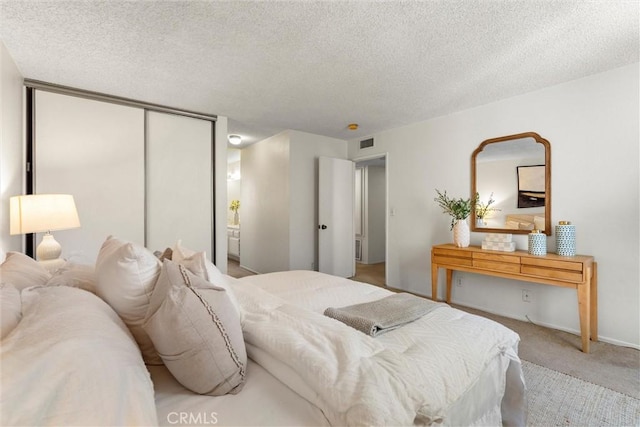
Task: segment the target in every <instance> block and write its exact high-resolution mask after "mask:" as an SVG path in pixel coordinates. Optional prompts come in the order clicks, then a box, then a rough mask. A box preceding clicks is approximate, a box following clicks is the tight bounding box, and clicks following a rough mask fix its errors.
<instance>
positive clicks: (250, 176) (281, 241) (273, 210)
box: [240, 131, 290, 273]
mask: <svg viewBox="0 0 640 427" xmlns="http://www.w3.org/2000/svg"><path fill="white" fill-rule="evenodd" d="M289 153H290V150H289V131H285V132H282V133H279V134H277V135H274V136H272V137H271V138H267V139H265V140H264V141H260V142H258V143H256V144H253V145H250V146H249V147H247V148H244V149H243V150H242V162H241V171H242V203H243V205H242V208H241V209H240V224H241V227H242V231H241V233H242V234H241V236H240V241H241V244H242V247H241V249H240V265H242V266H243V267H245V268H247V269H249V270H252V271H255V272H259V273H268V272H273V271H282V270H288V267H289V215H290V209H289V167H290V162H289Z"/></svg>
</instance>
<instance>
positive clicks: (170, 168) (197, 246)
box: [146, 111, 213, 259]
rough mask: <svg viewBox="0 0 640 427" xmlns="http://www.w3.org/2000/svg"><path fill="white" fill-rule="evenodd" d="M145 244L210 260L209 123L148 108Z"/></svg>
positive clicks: (210, 177)
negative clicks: (178, 246)
mask: <svg viewBox="0 0 640 427" xmlns="http://www.w3.org/2000/svg"><path fill="white" fill-rule="evenodd" d="M146 170H147V223H146V230H147V242H146V244H147V247H148V248H150V249H152V250H164V249H165V248H167V247H173V246H174V245H175V243H176V241H177V240H182V244H183V246H184V247H186V248H189V249H193V250H196V251H206V252H207V257H208V258H209V259H213V123H212V122H210V121H208V120H201V119H195V118H191V117H185V116H178V115H173V114H164V113H157V112H153V111H148V112H147V163H146Z"/></svg>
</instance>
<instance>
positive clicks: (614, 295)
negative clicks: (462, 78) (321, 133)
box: [349, 63, 640, 347]
mask: <svg viewBox="0 0 640 427" xmlns="http://www.w3.org/2000/svg"><path fill="white" fill-rule="evenodd" d="M638 75H639V68H638V64H637V63H636V64H632V65H629V66H625V67H622V68H618V69H615V70H611V71H608V72H605V73H601V74H597V75H593V76H589V77H586V78H583V79H579V80H574V81H570V82H567V83H563V84H560V85H557V86H553V87H549V88H546V89H543V90H539V91H536V92H531V93H528V94H525V95H521V96H517V97H513V98H509V99H505V100H502V101H499V102H495V103H492V104H488V105H484V106H481V107H477V108H473V109H470V110H465V111H461V112H458V113H455V114H451V115H448V116H444V117H439V118H435V119H432V120H428V121H425V122H420V123H415V124H412V125H409V126H405V127H402V128H397V129H392V130H388V131H385V132H381V133H379V134H376V135H372V136H373V137H375V143H376V146H375V147H374V148H370V149H367V155H372V154H376V153H385V152H388V153H389V156H390V157H391V158H393V162H392V163H389V164H388V165H387V168H388V177H389V208H390V209H394V210H395V213H396V215H395V216H393V217H390V220H389V234H388V235H389V242H388V250H389V252H388V259H387V269H388V273H387V274H388V280H389V281H388V284H389V286H393V287H397V288H400V289H405V290H409V291H413V292H417V293H420V294H423V295H430V289H431V288H430V268H431V266H430V262H429V259H430V250H431V246H432V245H435V244H439V243H445V242H451V241H452V237H451V234H450V231H449V218H448V217H447V216H446V215H445V214H443V213H442V212H441V211H440V209H439V208H438V207H437V205H436V203H435V202H434V201H433V198H434V196H435V189H436V188H437V189H440V190H447V192H448V193H449V194H451V195H454V196H457V197H458V196H467V195H469V193H470V166H469V164H470V157H471V153H472V152H473V150H474V149H475V148H476V147H477V146H478V145H479V144H480V143H481V142H482V141H484V140H485V139H489V138H494V137H498V136H504V135H510V134H516V133H521V132H526V131H533V132H537V133H539V134H540V135H541V136H542V137H543V138H546V139H548V140H549V142H550V143H551V165H552V176H551V185H552V221H551V222H552V224H553V225H555V224H557V222H558V221H559V220H570V221H572V222H573V223H574V224H575V225H576V230H577V251H578V253H580V254H587V255H593V256H595V259H596V261H597V262H598V270H599V277H598V287H599V291H598V307H599V334H600V337H601V339H605V340H607V341H610V342H616V343H623V344H629V345H632V346H635V347H640V322H638V318H639V313H640V286H639V285H638V284H639V283H640V277H639V276H640V275H639V268H638V264H639V259H640V243H639V242H640V230H639V227H640V212H639V211H640V201H639V187H640V185H639V181H640V176H639V157H640V153H639V145H640V144H639V140H640V135H639V128H640V123H639V121H640V119H639V115H640V112H639V104H640V102H639V84H638ZM360 139H362V138H360ZM361 156H362V153H360V152H359V149H358V144H357V141H351V142H350V144H349V157H350V158H358V157H361ZM483 236H484V234H483V233H472V244H476V245H478V244H480V242H481V241H482V238H483ZM515 240H516V242H517V245H518V249H526V236H516V237H515ZM548 250H549V251H551V252H552V251H555V241H554V238H553V237H551V238H549V239H548ZM443 276H444V274H443V273H441V275H440V288H439V292H440V295H439V297H440V298H443V297H444V286H443V282H444V277H443ZM525 288H526V289H529V290H531V291H533V296H534V301H533V302H532V303H524V302H522V298H521V294H522V293H521V290H522V289H525ZM453 301H454V302H455V303H459V304H462V305H467V306H473V307H478V308H481V309H483V310H486V311H490V312H495V313H499V314H503V315H507V316H510V317H514V318H519V319H525V316H526V315H528V317H529V318H530V319H531V320H532V321H534V322H538V323H541V324H545V325H548V326H552V327H555V328H558V329H563V330H568V331H572V332H576V333H577V332H578V331H579V322H578V307H577V300H576V292H575V290H571V289H565V288H558V287H552V286H545V285H538V284H533V283H524V282H516V281H511V280H505V279H498V278H491V277H485V276H480V275H473V274H463V286H462V287H461V288H460V287H455V288H454V290H453Z"/></svg>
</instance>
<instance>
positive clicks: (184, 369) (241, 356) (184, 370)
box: [144, 260, 247, 396]
mask: <svg viewBox="0 0 640 427" xmlns="http://www.w3.org/2000/svg"><path fill="white" fill-rule="evenodd" d="M144 329H145V331H147V333H148V334H149V336H150V337H151V339H152V340H153V343H154V345H155V348H156V349H157V350H158V354H160V357H162V360H163V361H164V363H165V365H166V366H167V368H168V369H169V371H170V372H171V373H172V374H173V376H174V377H175V378H176V380H178V382H180V384H182V385H183V386H185V387H186V388H188V389H189V390H191V391H194V392H196V393H200V394H208V395H212V396H221V395H224V394H227V393H232V394H235V393H238V392H239V391H240V390H241V389H242V387H243V386H244V380H245V369H246V366H247V354H246V349H245V345H244V338H243V336H242V327H241V325H240V319H239V317H238V316H237V314H236V311H235V310H234V308H233V306H232V305H231V301H230V300H229V297H228V294H227V292H226V291H225V290H224V289H223V288H219V287H216V286H213V285H211V283H209V282H207V281H206V280H204V279H202V278H200V277H198V276H196V275H194V274H192V273H191V272H189V271H188V270H187V268H186V267H185V266H183V265H180V264H176V263H174V262H172V261H169V260H165V261H164V263H163V265H162V272H161V273H160V278H159V279H158V282H157V284H156V287H155V290H154V292H153V297H152V298H151V303H150V305H149V311H148V312H147V316H146V320H145V323H144Z"/></svg>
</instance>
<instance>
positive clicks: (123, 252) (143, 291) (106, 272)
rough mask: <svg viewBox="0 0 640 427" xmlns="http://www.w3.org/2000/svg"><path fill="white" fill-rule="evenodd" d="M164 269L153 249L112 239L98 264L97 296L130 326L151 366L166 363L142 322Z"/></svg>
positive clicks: (101, 251) (104, 244) (102, 249)
mask: <svg viewBox="0 0 640 427" xmlns="http://www.w3.org/2000/svg"><path fill="white" fill-rule="evenodd" d="M161 266H162V264H161V263H160V260H158V258H156V257H155V256H154V255H153V254H152V253H151V252H150V251H149V250H147V249H145V248H144V247H142V246H138V245H136V244H133V243H129V242H125V241H122V240H119V239H116V238H113V237H111V236H110V237H108V238H107V240H106V241H105V242H104V243H103V244H102V247H101V248H100V252H99V253H98V259H97V261H96V277H97V286H96V294H97V295H98V296H100V297H101V298H102V299H103V300H105V301H106V302H107V303H108V304H109V305H110V306H111V307H112V308H113V309H114V310H115V311H116V313H118V315H119V316H120V318H122V320H123V321H124V323H126V325H127V326H128V327H129V330H131V333H132V334H133V336H134V338H135V339H136V341H137V342H138V345H139V346H140V350H141V351H142V357H143V358H144V361H145V362H146V363H148V364H150V365H161V364H162V361H161V359H160V358H159V357H158V354H157V353H156V351H155V349H154V348H153V343H152V342H151V339H149V336H148V335H147V333H146V332H145V331H144V329H142V323H143V322H144V317H145V315H146V313H147V309H148V307H149V301H150V300H151V294H152V293H153V289H154V287H155V284H156V281H157V280H158V276H159V275H160V269H161Z"/></svg>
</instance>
